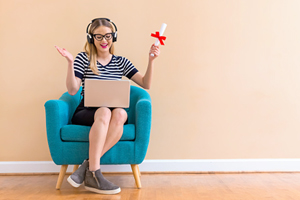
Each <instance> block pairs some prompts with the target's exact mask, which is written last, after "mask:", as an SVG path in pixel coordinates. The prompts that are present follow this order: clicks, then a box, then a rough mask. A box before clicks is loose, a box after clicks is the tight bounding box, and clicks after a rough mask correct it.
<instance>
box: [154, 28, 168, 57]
mask: <svg viewBox="0 0 300 200" xmlns="http://www.w3.org/2000/svg"><path fill="white" fill-rule="evenodd" d="M166 28H167V24H165V23H163V24H162V25H161V27H160V30H159V36H162V35H163V34H164V32H165V30H166ZM158 45H159V39H158V38H157V39H156V41H155V46H158ZM151 56H154V54H153V53H151Z"/></svg>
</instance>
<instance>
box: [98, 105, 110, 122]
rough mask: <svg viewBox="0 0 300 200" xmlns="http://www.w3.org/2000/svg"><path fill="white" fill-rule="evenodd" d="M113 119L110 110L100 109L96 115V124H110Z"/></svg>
mask: <svg viewBox="0 0 300 200" xmlns="http://www.w3.org/2000/svg"><path fill="white" fill-rule="evenodd" d="M110 118H111V111H110V109H109V108H106V107H101V108H98V109H97V111H96V112H95V115H94V121H95V122H102V123H105V124H108V123H109V121H110Z"/></svg>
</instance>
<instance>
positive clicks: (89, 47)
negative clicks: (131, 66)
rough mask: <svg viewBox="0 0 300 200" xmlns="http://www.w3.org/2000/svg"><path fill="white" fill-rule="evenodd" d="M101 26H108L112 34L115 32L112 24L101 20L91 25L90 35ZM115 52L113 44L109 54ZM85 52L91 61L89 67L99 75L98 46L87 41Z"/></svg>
mask: <svg viewBox="0 0 300 200" xmlns="http://www.w3.org/2000/svg"><path fill="white" fill-rule="evenodd" d="M100 26H106V27H108V28H110V29H111V31H112V32H115V31H114V28H113V26H112V24H111V23H110V22H108V21H107V20H105V19H99V20H95V21H94V22H93V23H92V24H91V26H90V29H89V34H93V33H94V31H95V29H97V28H98V27H100ZM114 50H115V49H114V43H112V45H111V47H110V49H109V53H111V54H114ZM84 51H85V52H86V54H87V55H88V57H89V61H90V66H89V67H90V68H91V70H92V71H93V73H94V74H97V75H99V74H100V72H99V70H98V67H97V49H96V46H95V45H94V43H93V44H91V43H89V42H88V41H86V43H85V45H84Z"/></svg>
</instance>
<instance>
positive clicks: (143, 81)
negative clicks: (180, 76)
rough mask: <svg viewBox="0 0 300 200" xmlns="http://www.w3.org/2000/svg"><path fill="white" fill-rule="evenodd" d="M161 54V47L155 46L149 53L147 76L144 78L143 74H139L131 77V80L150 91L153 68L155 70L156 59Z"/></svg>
mask: <svg viewBox="0 0 300 200" xmlns="http://www.w3.org/2000/svg"><path fill="white" fill-rule="evenodd" d="M151 54H154V56H151ZM159 54H160V50H159V47H158V46H155V45H154V44H153V45H152V46H151V49H150V52H149V61H148V67H147V71H146V73H145V75H144V76H142V74H141V73H139V72H137V73H136V74H135V75H133V76H132V77H131V80H133V81H134V82H135V83H136V84H138V85H139V86H141V87H142V88H144V89H150V86H151V80H152V74H153V68H154V59H155V58H157V57H158V56H159Z"/></svg>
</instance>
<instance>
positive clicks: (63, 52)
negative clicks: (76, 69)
mask: <svg viewBox="0 0 300 200" xmlns="http://www.w3.org/2000/svg"><path fill="white" fill-rule="evenodd" d="M55 48H56V49H57V51H58V52H59V53H60V54H61V55H62V56H63V57H65V58H66V59H67V61H68V62H73V56H72V54H71V53H70V52H68V51H67V50H66V49H65V48H60V47H58V46H55Z"/></svg>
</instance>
